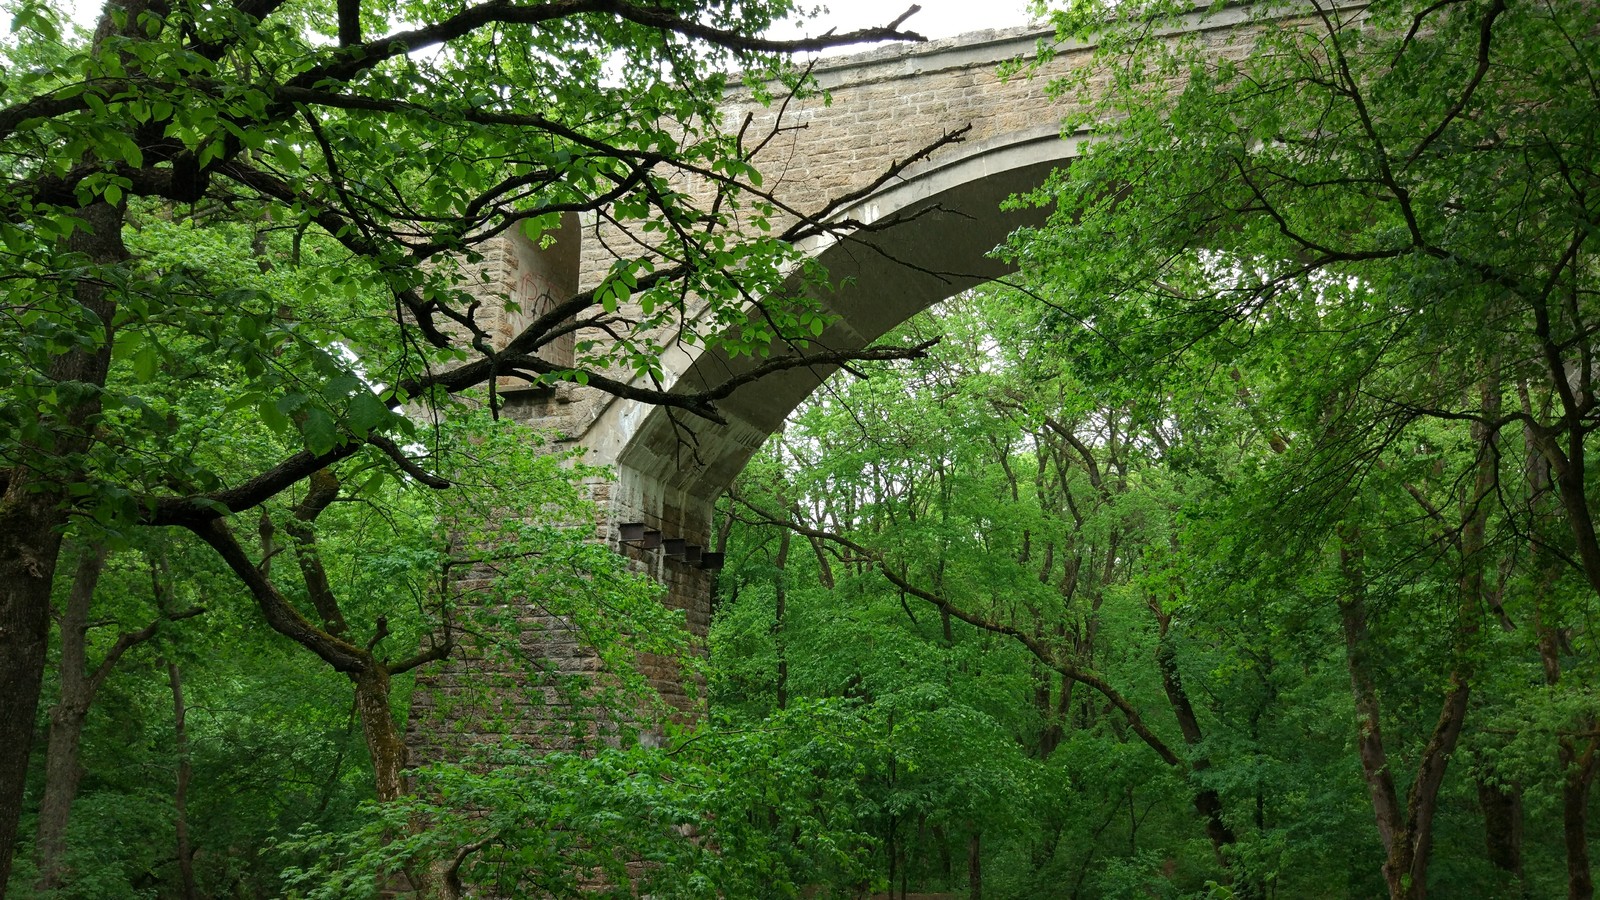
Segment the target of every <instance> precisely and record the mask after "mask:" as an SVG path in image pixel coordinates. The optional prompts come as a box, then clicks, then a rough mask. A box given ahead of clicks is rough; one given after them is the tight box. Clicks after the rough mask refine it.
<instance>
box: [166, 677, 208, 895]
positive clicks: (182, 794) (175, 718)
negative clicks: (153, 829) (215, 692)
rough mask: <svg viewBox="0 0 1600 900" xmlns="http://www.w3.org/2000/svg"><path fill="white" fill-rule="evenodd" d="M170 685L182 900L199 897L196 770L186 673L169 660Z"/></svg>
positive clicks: (173, 808) (175, 825) (175, 820)
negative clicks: (192, 818) (192, 806)
mask: <svg viewBox="0 0 1600 900" xmlns="http://www.w3.org/2000/svg"><path fill="white" fill-rule="evenodd" d="M167 684H168V685H169V686H170V687H171V688H172V732H173V740H174V744H175V747H176V749H177V751H178V778H177V786H176V787H175V788H174V789H173V791H172V813H173V826H174V828H175V830H176V832H177V841H178V847H177V850H178V875H179V877H180V878H181V880H182V886H183V900H195V898H196V897H198V896H200V895H199V892H198V890H197V889H196V888H195V883H194V845H193V844H192V843H191V841H190V839H189V781H190V779H191V778H192V777H193V775H194V770H193V768H192V767H191V766H190V763H189V728H188V724H187V718H188V714H189V708H188V706H187V705H185V704H184V702H183V672H182V671H181V670H180V669H179V668H178V664H177V663H175V662H172V661H171V660H168V661H167Z"/></svg>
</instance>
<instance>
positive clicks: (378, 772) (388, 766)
mask: <svg viewBox="0 0 1600 900" xmlns="http://www.w3.org/2000/svg"><path fill="white" fill-rule="evenodd" d="M350 680H351V681H353V682H355V686H356V715H357V716H359V717H360V718H361V731H362V733H363V734H364V735H365V736H366V739H367V752H368V753H370V754H371V756H372V775H373V781H374V784H375V785H376V787H377V791H378V799H379V800H380V801H383V802H385V803H387V802H388V801H390V800H398V799H399V798H400V797H402V796H404V795H405V793H406V790H407V785H406V781H405V777H404V775H403V774H402V773H404V772H405V768H406V758H407V753H406V744H405V741H404V740H403V739H402V738H401V735H400V731H399V729H398V728H396V727H395V724H394V713H393V712H391V711H390V709H389V672H388V671H387V670H386V669H385V668H384V667H383V666H382V665H381V664H379V663H377V662H374V663H373V664H372V665H370V666H368V667H367V668H365V669H363V670H362V671H360V672H355V673H352V674H351V675H350Z"/></svg>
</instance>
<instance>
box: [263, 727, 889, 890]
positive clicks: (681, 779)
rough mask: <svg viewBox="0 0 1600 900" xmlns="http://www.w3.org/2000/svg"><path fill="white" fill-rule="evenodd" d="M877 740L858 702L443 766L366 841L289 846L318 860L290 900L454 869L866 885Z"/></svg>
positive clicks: (310, 836) (719, 882) (583, 878)
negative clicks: (867, 788)
mask: <svg viewBox="0 0 1600 900" xmlns="http://www.w3.org/2000/svg"><path fill="white" fill-rule="evenodd" d="M875 730H876V729H875V728H874V727H873V726H872V723H870V722H869V721H868V720H867V718H866V717H865V716H864V715H863V714H862V712H861V711H860V710H858V709H856V708H854V707H853V706H852V705H851V704H847V703H822V702H819V703H808V704H804V705H800V706H797V707H795V708H793V709H790V710H786V711H785V712H784V713H782V714H781V715H778V716H775V717H773V718H771V719H770V720H768V721H766V722H765V723H763V724H762V726H761V727H759V728H740V729H729V728H727V727H723V726H717V725H710V724H708V725H703V726H701V727H700V728H698V729H696V730H693V731H689V732H684V733H682V734H678V735H674V737H673V738H672V741H673V743H674V744H675V746H674V747H673V748H672V749H670V750H669V749H666V748H664V747H647V746H636V747H632V748H630V749H615V748H604V747H602V748H597V749H595V750H594V751H593V752H592V753H586V754H583V755H567V754H560V753H557V754H547V755H536V756H530V755H528V754H527V753H526V751H525V750H523V749H518V748H513V747H507V748H504V749H502V750H500V751H497V752H491V753H490V754H489V755H488V758H487V759H486V760H483V761H484V762H492V764H493V768H492V770H490V771H488V772H485V771H484V770H483V769H482V768H480V767H479V766H477V765H467V766H458V765H440V766H434V767H430V768H429V769H427V770H426V771H424V772H422V773H421V775H420V777H421V780H420V790H419V791H418V793H417V794H416V795H415V796H414V797H411V798H407V799H406V800H405V801H403V802H400V803H387V804H381V805H379V804H374V805H369V806H367V807H364V808H363V824H362V825H361V827H360V828H359V829H358V830H355V831H351V832H344V833H330V832H305V833H302V834H300V835H298V836H296V837H295V838H294V839H292V840H285V841H283V842H282V843H281V844H280V848H279V849H280V850H282V851H285V852H289V853H294V854H298V855H306V856H311V857H314V858H316V859H318V860H319V862H318V864H317V865H316V866H314V867H311V868H307V869H302V870H291V871H290V872H289V873H288V879H289V882H290V884H291V885H292V886H293V888H292V889H291V892H290V894H289V895H290V896H295V897H301V896H303V897H308V898H334V897H339V898H343V897H370V896H375V893H376V890H377V885H378V884H379V883H380V882H381V878H382V876H384V875H387V874H394V873H399V872H403V871H422V870H424V869H425V868H426V867H428V866H430V865H434V866H437V865H439V864H441V863H442V864H443V865H444V866H446V867H448V866H451V865H459V869H458V870H457V871H458V874H459V877H460V878H461V879H462V880H464V881H465V882H466V883H469V884H475V885H482V886H489V887H492V888H493V889H495V890H497V891H501V892H506V893H511V894H537V895H539V896H550V897H577V896H615V897H633V896H639V895H649V896H656V897H684V898H688V897H705V896H713V895H726V896H765V897H799V896H801V890H802V888H803V887H805V886H807V885H814V884H830V883H831V884H839V885H848V884H852V883H854V882H855V881H857V880H860V879H864V878H865V873H864V870H863V869H862V861H863V855H864V852H865V851H866V850H867V849H868V848H870V846H871V843H872V842H871V838H870V837H869V836H868V835H866V834H865V833H863V832H861V831H860V830H859V824H858V820H859V818H860V815H861V809H862V805H863V800H862V798H861V797H860V795H859V793H858V790H857V789H856V787H855V784H856V781H857V779H858V778H859V777H860V776H861V775H862V774H863V773H864V772H867V771H871V770H873V769H875V768H878V767H879V766H881V764H882V758H883V747H882V743H881V740H880V739H879V738H877V737H875V735H874V732H875ZM419 822H425V823H427V827H426V829H419V828H418V827H417V825H418V823H419ZM401 835H403V836H401Z"/></svg>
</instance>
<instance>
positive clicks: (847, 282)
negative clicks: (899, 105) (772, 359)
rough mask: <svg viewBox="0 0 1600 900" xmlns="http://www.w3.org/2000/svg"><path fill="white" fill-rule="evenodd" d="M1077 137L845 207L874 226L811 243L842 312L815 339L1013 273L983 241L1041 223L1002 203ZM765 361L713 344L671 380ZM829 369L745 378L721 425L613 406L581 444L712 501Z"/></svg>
mask: <svg viewBox="0 0 1600 900" xmlns="http://www.w3.org/2000/svg"><path fill="white" fill-rule="evenodd" d="M1080 143H1081V139H1076V138H1068V139H1063V138H1062V137H1061V135H1060V133H1059V131H1057V130H1055V129H1054V128H1041V129H1038V130H1036V131H1034V132H1032V133H1029V134H1025V135H1010V136H1007V137H1006V138H1005V139H1002V140H995V141H989V142H985V143H984V144H982V145H978V146H974V147H970V148H967V152H965V153H963V154H962V155H961V156H960V157H958V158H956V159H954V160H949V161H945V162H943V163H941V164H939V165H937V166H930V167H927V168H924V169H923V170H922V171H920V172H919V173H917V174H916V175H913V176H911V177H908V178H907V179H905V180H904V181H901V182H899V183H897V184H895V185H893V186H891V187H889V188H887V189H885V190H883V191H880V192H878V193H877V194H875V195H874V196H873V197H871V198H868V199H867V200H864V201H862V202H861V203H859V204H857V205H856V206H855V207H854V208H853V209H852V210H851V211H850V212H849V213H848V215H849V216H850V217H851V218H854V219H856V220H859V221H863V222H868V223H869V226H868V227H867V228H865V229H863V230H860V231H858V232H856V233H855V234H853V235H851V236H850V237H848V238H844V239H839V240H836V241H834V242H832V243H831V244H829V245H827V246H825V247H821V248H819V249H818V250H817V252H816V258H817V259H818V260H819V261H820V262H821V263H822V265H823V267H824V268H825V270H826V272H827V284H826V286H822V287H817V288H813V289H811V290H810V293H811V295H812V296H813V297H814V298H815V299H816V300H817V302H818V303H819V304H820V305H821V306H823V307H824V308H825V309H826V310H828V311H829V312H831V313H833V314H835V315H836V316H837V317H838V319H837V321H836V322H835V323H834V324H833V325H832V326H831V327H830V328H828V329H827V330H826V331H825V332H824V333H823V334H822V335H821V336H820V338H818V343H819V344H821V345H823V346H825V347H827V348H829V349H833V350H849V349H860V348H863V347H866V346H867V345H869V344H871V343H872V342H873V341H875V340H877V339H878V338H879V337H881V336H882V335H884V334H885V333H887V332H888V331H889V330H890V329H892V328H894V327H895V326H897V325H899V324H900V323H902V322H904V321H906V320H907V319H909V318H911V317H912V316H914V315H916V314H917V313H919V312H921V311H923V310H925V309H927V308H928V307H930V306H932V305H933V304H935V303H938V302H940V301H942V300H945V299H947V298H949V297H951V296H954V295H955V294H958V293H960V292H961V291H964V290H966V289H968V288H971V287H975V286H977V285H979V284H983V283H984V282H987V281H992V280H994V279H996V278H999V277H1002V276H1004V275H1006V274H1009V272H1010V271H1011V269H1010V267H1009V266H1007V265H1006V264H1004V263H1002V262H1001V261H999V260H997V259H994V258H992V257H991V256H990V251H992V250H993V249H994V248H995V247H996V246H997V245H999V244H1000V243H1001V242H1002V241H1003V240H1004V239H1005V237H1006V236H1007V235H1008V234H1010V233H1011V232H1012V231H1014V230H1015V229H1017V228H1019V227H1022V226H1024V225H1029V224H1034V223H1037V222H1039V221H1041V220H1042V219H1043V217H1044V211H1042V210H1027V211H1006V212H1003V211H1001V209H1000V205H1001V203H1002V202H1003V201H1004V200H1005V199H1006V198H1007V197H1010V196H1012V195H1014V194H1018V193H1022V192H1025V191H1028V190H1030V189H1032V188H1034V187H1037V186H1038V185H1039V184H1041V183H1042V182H1043V180H1044V179H1045V178H1046V177H1047V176H1048V175H1049V173H1050V171H1051V170H1052V169H1054V168H1056V167H1059V166H1061V165H1064V164H1065V163H1066V162H1067V161H1068V160H1070V159H1071V158H1072V157H1073V156H1075V155H1076V154H1077V152H1078V150H1079V146H1080ZM760 362H761V360H759V359H757V360H752V359H750V358H748V357H742V358H738V359H729V358H728V357H727V356H726V355H724V354H721V353H718V352H715V351H708V352H705V353H702V354H701V355H700V356H699V357H698V358H697V359H695V360H694V361H693V362H691V363H689V364H687V366H686V367H685V368H684V370H683V371H682V374H681V375H680V376H679V378H678V379H677V381H676V382H675V385H674V390H677V391H683V392H688V391H695V390H702V389H704V388H706V387H708V386H712V385H716V384H720V383H722V382H724V381H725V380H727V379H728V378H729V377H733V376H737V375H739V374H741V373H743V372H746V371H748V370H749V369H750V368H752V367H753V366H754V365H757V364H759V363H760ZM834 368H835V367H832V366H818V367H814V368H809V369H792V370H789V371H786V372H782V373H778V374H775V375H770V376H767V377H764V378H761V379H760V380H759V381H756V382H753V383H751V384H747V385H744V386H742V387H740V388H739V389H738V390H737V391H736V392H734V393H733V394H732V395H731V396H730V397H728V398H727V399H725V400H723V401H722V402H721V403H720V404H719V405H718V407H719V409H720V410H721V412H722V413H723V415H724V416H725V417H726V418H727V420H728V424H726V425H718V424H715V423H711V422H707V421H705V420H703V419H700V418H698V417H695V416H691V415H687V414H684V413H682V412H678V413H672V412H669V411H668V410H666V409H663V408H658V407H645V406H640V405H635V404H627V405H625V406H622V407H618V408H613V409H612V410H609V411H608V415H606V416H602V420H601V422H600V423H597V424H600V425H602V426H603V434H602V435H593V436H591V440H590V441H586V443H591V444H592V443H593V439H594V438H595V437H598V438H599V439H600V440H601V441H606V440H609V441H614V442H617V443H615V444H613V446H611V447H609V448H606V447H592V448H591V449H593V450H598V451H600V452H599V453H598V454H597V455H598V456H599V457H601V458H607V457H609V458H610V459H614V460H615V461H616V463H617V466H618V469H619V471H620V473H621V477H622V479H623V481H624V482H625V483H626V482H635V483H648V484H649V485H650V487H651V491H650V492H651V493H656V492H658V491H659V492H660V493H659V494H657V496H664V497H671V498H675V499H676V502H675V503H674V505H678V506H680V508H683V507H688V506H699V505H701V504H709V502H710V501H713V500H715V498H716V497H717V496H718V495H719V494H721V493H722V491H724V490H725V489H726V488H727V487H728V486H729V485H731V484H732V483H733V480H734V478H736V477H737V476H738V474H739V472H740V471H741V470H743V468H744V466H745V464H746V462H748V461H749V459H750V457H751V456H752V455H753V454H754V453H755V452H756V450H758V449H759V448H760V446H761V444H762V443H763V442H764V441H765V440H766V439H767V437H768V436H770V435H771V434H772V433H773V432H774V431H776V430H777V429H778V428H779V426H781V425H782V424H783V422H784V420H785V419H786V418H787V417H788V416H789V414H790V413H791V412H792V411H793V410H794V409H795V407H796V406H798V405H799V404H800V403H801V401H803V400H804V399H805V398H806V397H808V396H809V395H810V394H811V393H812V392H813V391H815V390H816V389H817V388H818V386H819V385H821V384H822V382H823V381H824V380H825V379H826V378H827V377H828V376H829V375H831V374H832V373H833V371H834ZM607 419H610V420H611V421H609V422H607V421H606V420H607ZM608 450H609V452H607V451H608Z"/></svg>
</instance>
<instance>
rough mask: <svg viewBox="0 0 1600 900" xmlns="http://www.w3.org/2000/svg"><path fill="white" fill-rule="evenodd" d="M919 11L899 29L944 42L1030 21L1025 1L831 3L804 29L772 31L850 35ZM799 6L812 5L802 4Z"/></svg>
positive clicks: (848, 0)
mask: <svg viewBox="0 0 1600 900" xmlns="http://www.w3.org/2000/svg"><path fill="white" fill-rule="evenodd" d="M913 2H916V3H917V5H919V6H921V7H922V11H921V12H919V13H917V14H916V15H914V16H912V17H911V18H910V19H907V20H906V22H905V24H904V25H903V26H901V27H902V28H905V29H907V30H909V31H915V32H918V33H920V34H922V35H923V36H925V37H928V38H945V37H951V36H953V35H957V34H964V33H966V32H968V31H982V30H983V29H985V28H1009V27H1011V26H1013V25H1024V24H1027V22H1028V21H1029V16H1028V11H1027V7H1028V2H1027V0H831V2H826V3H825V4H824V5H825V6H826V11H825V12H823V13H822V14H821V15H819V16H817V17H816V18H815V19H813V20H811V21H809V22H806V23H804V26H803V27H799V28H792V29H782V30H775V33H776V34H778V35H779V36H782V37H793V36H799V35H802V34H821V33H822V32H824V31H827V30H828V29H829V28H832V27H837V28H838V30H839V31H841V32H844V31H853V30H855V29H857V28H868V27H871V26H874V25H887V24H889V23H890V22H892V21H894V20H895V18H896V17H898V16H899V15H900V14H901V13H903V12H905V11H906V10H907V9H908V8H910V7H911V5H912V3H913ZM800 5H801V6H806V7H809V6H812V5H814V2H808V0H802V2H801V4H800Z"/></svg>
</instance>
